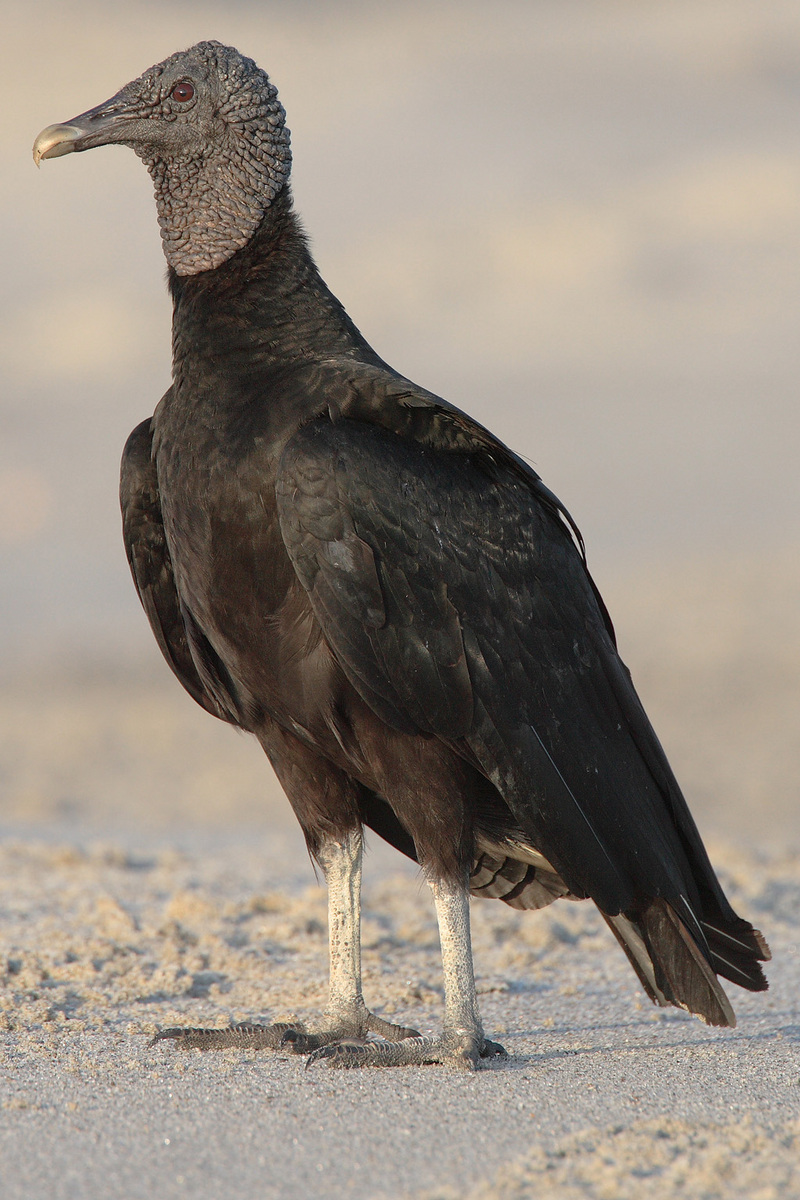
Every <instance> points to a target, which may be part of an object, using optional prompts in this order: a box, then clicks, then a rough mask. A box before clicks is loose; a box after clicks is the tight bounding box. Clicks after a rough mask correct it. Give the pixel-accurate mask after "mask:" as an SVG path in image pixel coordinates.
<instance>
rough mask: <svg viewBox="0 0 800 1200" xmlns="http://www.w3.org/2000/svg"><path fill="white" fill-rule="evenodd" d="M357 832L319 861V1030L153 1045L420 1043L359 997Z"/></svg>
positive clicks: (214, 1032)
mask: <svg viewBox="0 0 800 1200" xmlns="http://www.w3.org/2000/svg"><path fill="white" fill-rule="evenodd" d="M361 857H362V836H361V830H360V829H358V830H355V831H354V832H353V833H350V834H348V835H346V836H345V837H344V838H342V839H341V840H339V841H337V840H334V839H332V838H331V839H328V840H327V841H326V842H324V843H323V846H322V848H321V850H320V852H319V860H320V863H321V864H322V867H323V870H324V871H325V877H326V880H327V884H328V934H329V946H330V996H329V999H328V1007H327V1009H326V1010H325V1016H324V1018H323V1022H322V1028H321V1029H319V1030H317V1031H314V1032H309V1031H308V1030H307V1029H305V1028H304V1027H303V1026H301V1025H287V1024H283V1023H281V1024H276V1025H254V1024H251V1023H246V1024H243V1025H232V1026H230V1027H229V1028H228V1029H195V1028H172V1029H164V1030H162V1031H161V1032H160V1033H157V1034H156V1036H155V1037H154V1038H153V1041H152V1042H151V1045H152V1044H154V1043H155V1042H160V1041H164V1040H166V1039H169V1040H171V1041H175V1042H177V1043H178V1045H179V1046H180V1047H181V1048H182V1049H184V1050H226V1049H229V1048H230V1047H237V1046H238V1047H239V1048H240V1049H243V1050H263V1049H273V1050H277V1049H279V1048H281V1047H290V1048H291V1049H292V1050H293V1051H294V1052H295V1053H296V1054H305V1053H308V1051H311V1050H316V1049H317V1048H318V1047H320V1046H326V1045H328V1044H329V1043H332V1042H336V1043H341V1042H342V1041H343V1039H345V1038H361V1039H363V1038H366V1036H367V1034H369V1033H377V1034H379V1035H380V1036H381V1037H382V1038H385V1039H386V1040H387V1041H389V1042H396V1041H399V1040H400V1039H402V1038H419V1034H418V1033H417V1031H416V1029H406V1028H404V1027H403V1026H402V1025H393V1024H392V1023H391V1022H390V1021H384V1020H382V1019H381V1018H380V1017H376V1016H375V1015H374V1013H371V1012H370V1011H369V1009H368V1008H367V1006H366V1004H365V1003H364V998H363V996H362V994H361Z"/></svg>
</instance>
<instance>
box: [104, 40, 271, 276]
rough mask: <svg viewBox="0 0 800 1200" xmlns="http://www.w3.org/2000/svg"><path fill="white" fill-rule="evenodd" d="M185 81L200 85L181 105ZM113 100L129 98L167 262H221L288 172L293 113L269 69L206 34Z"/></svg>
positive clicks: (132, 138) (194, 265)
mask: <svg viewBox="0 0 800 1200" xmlns="http://www.w3.org/2000/svg"><path fill="white" fill-rule="evenodd" d="M181 80H188V81H189V82H191V84H192V86H193V87H194V89H195V95H194V97H193V99H192V100H190V101H189V102H188V103H183V104H181V103H179V102H178V101H177V100H175V99H174V98H173V97H172V96H171V95H170V93H171V91H172V89H173V88H174V86H175V84H176V82H178V81H181ZM112 104H114V105H115V106H116V105H118V106H119V107H120V109H122V108H123V106H124V111H125V116H126V118H127V119H128V120H130V122H131V124H130V126H129V128H128V135H127V136H126V138H125V141H126V143H127V144H128V145H130V146H131V147H132V149H133V150H135V151H136V153H137V154H138V155H139V157H140V158H141V159H142V161H143V162H144V163H145V164H146V166H147V169H148V171H149V172H150V175H151V177H152V179H153V183H154V185H155V196H156V205H157V207H158V223H159V225H160V227H161V237H162V239H163V243H164V254H165V255H166V257H167V262H168V263H169V264H170V266H171V267H173V268H174V269H175V271H177V273H178V274H179V275H196V274H197V273H198V272H200V271H209V270H213V269H214V268H215V267H218V266H220V265H221V264H222V263H224V262H225V261H226V260H227V259H229V258H230V257H231V255H232V254H234V253H235V252H236V251H237V250H240V249H241V248H242V247H243V246H245V245H246V244H247V242H248V241H249V240H250V238H251V237H252V235H253V233H254V232H255V230H256V228H257V227H258V225H259V224H260V222H261V219H262V218H263V216H264V212H265V210H266V209H267V208H268V207H269V205H270V204H271V202H272V200H273V199H274V198H275V196H276V195H277V194H278V192H279V191H280V190H281V188H282V187H283V185H284V184H285V182H286V180H287V178H288V176H289V169H290V165H291V151H290V149H289V131H288V129H287V128H286V114H285V112H284V110H283V105H282V104H281V103H280V101H279V100H278V93H277V91H276V89H275V87H274V86H273V85H272V84H271V83H270V81H269V77H268V76H267V74H266V72H265V71H262V70H261V69H260V68H259V67H257V66H256V64H255V63H254V62H253V61H252V59H249V58H245V57H244V56H243V55H241V54H240V53H239V52H238V50H234V49H233V48H232V47H230V46H223V45H221V44H220V43H219V42H200V43H198V45H196V46H193V47H192V48H191V49H190V50H186V51H183V52H181V53H178V54H173V55H172V56H171V57H170V58H167V59H165V60H164V62H162V63H159V64H158V65H157V66H154V67H150V69H149V70H147V71H145V73H144V74H143V75H142V76H140V78H139V79H136V80H134V81H133V82H132V83H129V84H127V86H126V87H124V88H123V89H122V91H121V92H119V93H118V95H117V96H115V97H114V101H113V102H112ZM109 108H110V106H108V108H107V111H108V109H109ZM151 121H153V122H154V124H152V125H151V124H150V122H151ZM156 121H157V122H158V125H157V126H156V125H155V122H156Z"/></svg>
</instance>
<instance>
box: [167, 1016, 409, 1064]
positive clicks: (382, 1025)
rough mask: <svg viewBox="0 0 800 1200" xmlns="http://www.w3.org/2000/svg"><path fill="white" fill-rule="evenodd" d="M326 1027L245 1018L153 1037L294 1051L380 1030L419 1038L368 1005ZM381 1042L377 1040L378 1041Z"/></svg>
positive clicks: (185, 1046)
mask: <svg viewBox="0 0 800 1200" xmlns="http://www.w3.org/2000/svg"><path fill="white" fill-rule="evenodd" d="M329 1022H330V1023H329V1024H328V1023H326V1026H325V1027H324V1028H323V1029H319V1030H316V1031H315V1032H311V1031H310V1030H308V1029H306V1028H305V1026H304V1025H299V1024H297V1025H289V1024H283V1023H279V1024H276V1025H254V1024H252V1023H250V1022H245V1023H243V1024H241V1025H231V1026H229V1027H228V1028H227V1029H196V1028H193V1027H186V1028H183V1027H181V1026H173V1027H172V1028H171V1029H162V1030H160V1031H159V1032H158V1033H157V1034H156V1035H155V1037H154V1038H153V1039H152V1040H151V1042H150V1045H151V1046H155V1045H156V1043H157V1042H164V1041H172V1042H175V1044H176V1045H177V1046H178V1047H179V1048H180V1049H181V1050H230V1049H239V1050H283V1049H286V1050H290V1051H291V1052H292V1053H293V1054H310V1053H311V1052H312V1051H314V1050H318V1049H320V1048H321V1047H324V1046H328V1045H330V1044H332V1043H340V1042H345V1041H347V1040H348V1039H351V1040H353V1041H355V1042H358V1041H359V1040H361V1039H365V1038H366V1036H367V1034H369V1033H376V1034H378V1036H379V1037H381V1038H383V1039H384V1040H385V1041H386V1042H387V1043H390V1042H399V1041H401V1040H402V1039H404V1038H419V1036H420V1035H419V1033H418V1032H417V1030H416V1029H406V1028H405V1026H403V1025H394V1024H392V1022H391V1021H384V1020H382V1018H381V1017H376V1016H375V1014H374V1013H371V1012H370V1011H369V1009H368V1008H359V1009H357V1010H356V1011H355V1012H353V1013H347V1014H346V1015H344V1016H342V1015H341V1014H340V1015H338V1016H337V1017H336V1018H335V1019H330V1018H329ZM376 1044H377V1043H376Z"/></svg>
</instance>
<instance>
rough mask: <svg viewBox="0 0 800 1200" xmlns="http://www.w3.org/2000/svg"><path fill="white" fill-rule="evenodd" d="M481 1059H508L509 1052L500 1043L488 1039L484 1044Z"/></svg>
mask: <svg viewBox="0 0 800 1200" xmlns="http://www.w3.org/2000/svg"><path fill="white" fill-rule="evenodd" d="M481 1058H508V1051H507V1050H506V1048H505V1046H501V1045H500V1043H499V1042H490V1041H489V1040H488V1039H487V1040H486V1041H485V1042H484V1043H483V1049H482V1050H481Z"/></svg>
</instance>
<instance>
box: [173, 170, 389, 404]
mask: <svg viewBox="0 0 800 1200" xmlns="http://www.w3.org/2000/svg"><path fill="white" fill-rule="evenodd" d="M170 290H171V292H172V297H173V303H174V316H173V358H174V375H175V381H176V383H179V382H180V381H181V380H182V379H183V378H184V377H185V376H186V374H187V372H188V373H190V374H191V376H192V377H193V381H194V383H195V384H197V383H198V382H199V376H200V375H203V376H204V377H205V378H206V379H208V377H209V376H211V377H213V379H214V383H215V386H216V387H217V389H219V388H220V386H222V387H223V391H225V392H227V391H228V389H227V388H226V387H224V383H223V381H224V380H228V381H230V382H231V383H233V385H234V388H235V389H237V393H236V394H238V395H242V394H243V393H242V384H243V383H244V382H245V381H247V382H248V383H250V385H251V386H252V385H253V384H255V383H256V382H257V381H258V382H259V385H260V386H262V387H263V386H264V383H265V381H267V380H268V378H269V376H273V377H274V376H283V375H285V374H286V373H287V372H291V371H292V370H294V369H296V368H298V367H303V366H304V365H308V364H311V363H313V362H315V361H317V362H318V361H320V360H321V359H325V358H331V357H334V356H345V357H349V358H354V359H357V360H362V361H366V362H371V363H379V362H380V361H381V360H380V359H379V358H378V356H377V355H376V354H375V352H374V351H373V350H372V349H371V348H370V346H369V345H368V344H367V342H366V341H365V340H364V338H363V337H362V336H361V334H360V333H359V332H358V330H357V329H356V327H355V325H354V324H353V322H352V321H351V320H350V318H349V317H348V316H347V313H346V312H345V311H344V308H343V307H342V305H341V304H340V303H339V301H338V300H337V299H336V297H335V296H333V295H332V294H331V292H330V291H329V290H328V288H327V287H326V285H325V283H324V282H323V280H322V279H321V277H320V274H319V271H318V270H317V268H316V266H315V264H314V260H313V259H312V257H311V254H310V252H309V249H308V245H307V243H306V239H305V236H304V234H303V231H302V229H301V227H300V223H299V221H298V219H297V217H296V215H295V213H294V212H293V210H292V200H291V195H290V193H289V189H288V188H285V189H284V190H283V192H281V193H280V195H279V196H278V197H277V198H276V200H275V201H274V202H273V204H272V205H271V206H270V207H269V208H268V209H267V211H266V213H265V216H264V219H263V220H262V222H261V224H260V226H259V227H258V229H257V230H256V232H255V234H254V235H253V237H252V238H251V240H250V241H249V242H248V244H247V245H246V246H245V247H244V248H243V249H242V250H239V251H238V252H237V253H236V254H234V255H233V256H232V257H231V258H230V259H228V261H227V262H225V263H223V264H222V266H220V267H217V268H216V270H213V271H204V272H202V273H200V274H197V275H189V276H179V275H177V274H176V273H175V272H174V271H170ZM248 390H250V389H249V388H245V392H246V391H248Z"/></svg>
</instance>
